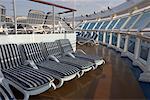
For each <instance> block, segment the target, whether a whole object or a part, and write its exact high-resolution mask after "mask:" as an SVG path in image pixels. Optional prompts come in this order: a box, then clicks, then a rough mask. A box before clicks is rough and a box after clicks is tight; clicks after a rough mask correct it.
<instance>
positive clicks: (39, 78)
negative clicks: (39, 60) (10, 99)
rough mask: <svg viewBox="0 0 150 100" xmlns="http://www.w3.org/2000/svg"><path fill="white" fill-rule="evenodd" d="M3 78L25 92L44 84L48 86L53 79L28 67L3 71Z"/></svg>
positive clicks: (43, 72)
mask: <svg viewBox="0 0 150 100" xmlns="http://www.w3.org/2000/svg"><path fill="white" fill-rule="evenodd" d="M3 73H4V75H5V78H7V79H9V80H11V81H12V82H14V83H16V84H17V85H19V86H20V87H22V88H23V89H25V90H32V89H36V88H37V87H39V86H43V85H44V84H49V83H50V82H52V81H53V80H54V79H53V78H52V77H51V75H50V74H49V73H47V72H46V71H42V70H37V69H33V68H30V67H28V66H22V67H16V68H10V69H6V70H3Z"/></svg>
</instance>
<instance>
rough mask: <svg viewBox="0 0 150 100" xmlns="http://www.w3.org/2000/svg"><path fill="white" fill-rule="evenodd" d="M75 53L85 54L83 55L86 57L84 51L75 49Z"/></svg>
mask: <svg viewBox="0 0 150 100" xmlns="http://www.w3.org/2000/svg"><path fill="white" fill-rule="evenodd" d="M76 52H77V53H82V54H85V55H86V53H85V51H83V50H82V49H77V50H76Z"/></svg>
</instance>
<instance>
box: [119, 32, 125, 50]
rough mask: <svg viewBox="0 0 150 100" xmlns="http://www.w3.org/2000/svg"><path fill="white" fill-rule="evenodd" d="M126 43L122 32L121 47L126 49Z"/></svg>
mask: <svg viewBox="0 0 150 100" xmlns="http://www.w3.org/2000/svg"><path fill="white" fill-rule="evenodd" d="M124 45H125V35H124V34H122V35H121V41H120V48H121V49H124Z"/></svg>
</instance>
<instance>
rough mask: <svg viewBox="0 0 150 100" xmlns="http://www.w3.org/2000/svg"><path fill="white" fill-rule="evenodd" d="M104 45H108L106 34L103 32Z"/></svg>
mask: <svg viewBox="0 0 150 100" xmlns="http://www.w3.org/2000/svg"><path fill="white" fill-rule="evenodd" d="M103 44H106V32H103Z"/></svg>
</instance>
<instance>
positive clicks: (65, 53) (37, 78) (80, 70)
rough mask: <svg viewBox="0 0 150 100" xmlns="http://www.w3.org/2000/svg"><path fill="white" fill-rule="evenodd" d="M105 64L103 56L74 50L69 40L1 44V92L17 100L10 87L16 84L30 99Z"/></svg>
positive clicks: (25, 99)
mask: <svg viewBox="0 0 150 100" xmlns="http://www.w3.org/2000/svg"><path fill="white" fill-rule="evenodd" d="M104 63H105V61H104V60H103V59H102V58H100V57H98V56H89V55H87V54H86V53H85V52H84V51H82V50H77V51H75V52H74V51H73V49H72V46H71V44H70V41H69V40H68V39H61V40H56V41H55V42H47V43H30V44H20V45H17V44H4V45H0V68H1V70H0V80H1V81H0V83H1V85H0V86H1V87H0V91H1V93H0V94H1V95H3V98H5V99H7V98H9V99H15V97H14V95H13V93H12V91H11V88H10V86H13V87H15V88H16V89H17V90H19V91H20V92H22V93H23V94H24V100H27V99H29V96H30V95H37V94H40V93H42V92H44V91H46V90H48V89H50V88H53V89H56V88H60V87H61V86H62V85H63V83H64V81H69V80H71V79H73V78H75V77H78V78H79V77H81V76H83V74H84V73H85V72H87V71H90V70H91V69H96V68H97V67H98V66H99V65H102V64H104ZM99 67H101V68H103V67H102V66H99ZM55 80H57V81H59V83H58V84H56V83H57V82H56V81H55ZM4 87H5V88H4ZM6 90H7V91H8V93H6V92H5V91H6ZM8 94H9V96H7V95H8Z"/></svg>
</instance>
